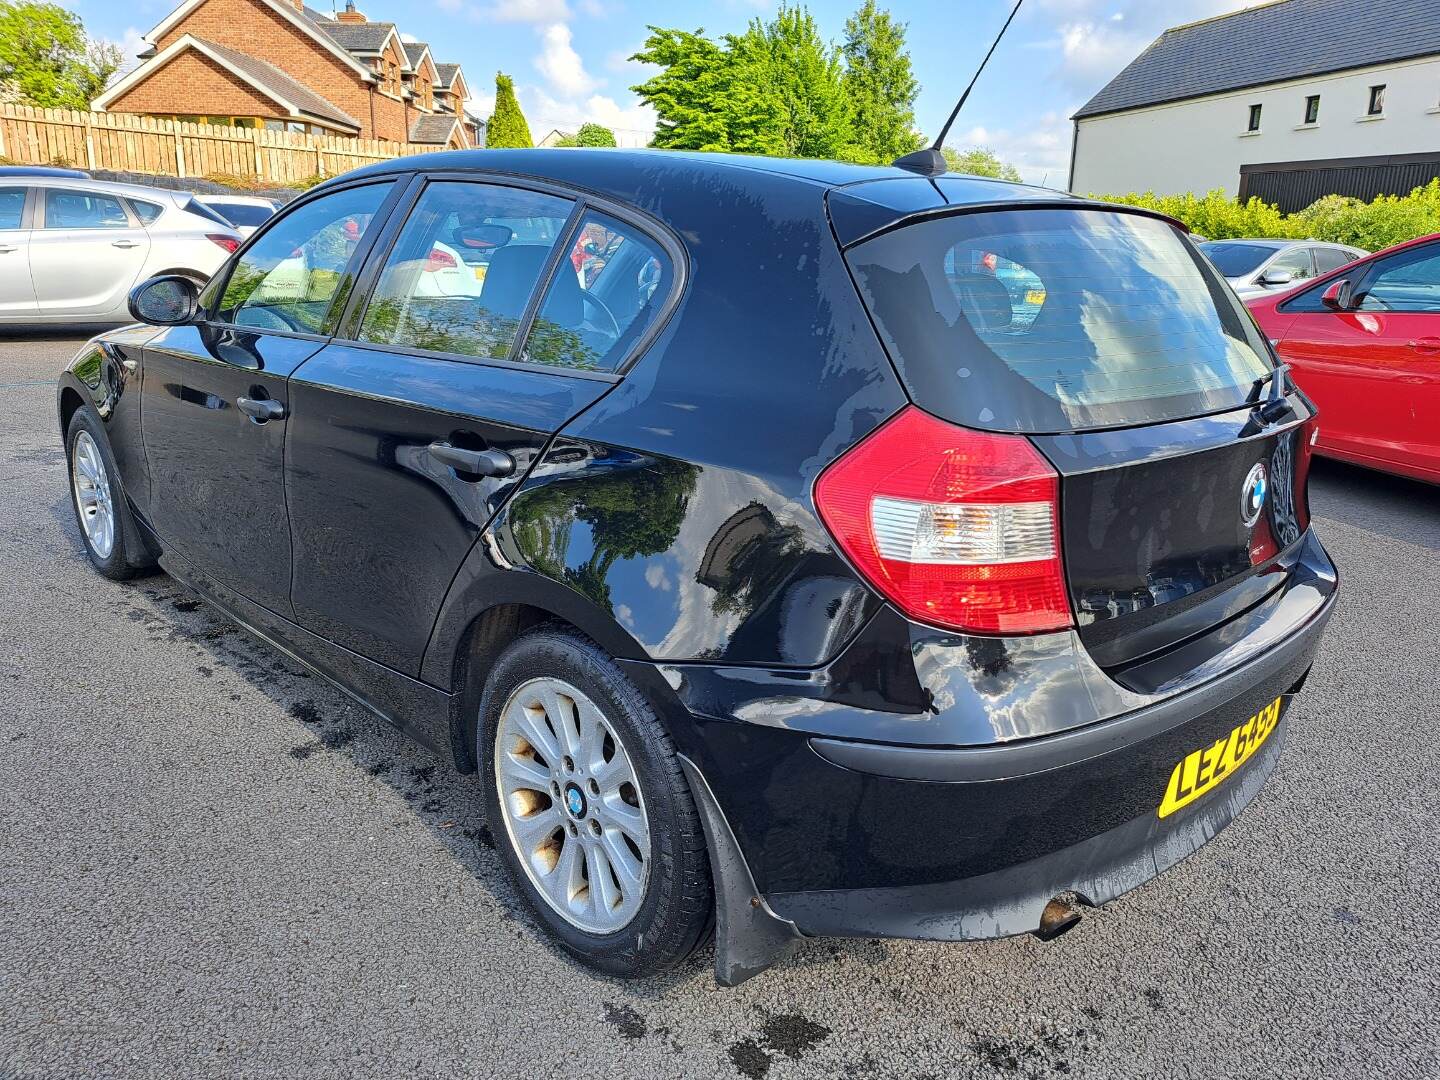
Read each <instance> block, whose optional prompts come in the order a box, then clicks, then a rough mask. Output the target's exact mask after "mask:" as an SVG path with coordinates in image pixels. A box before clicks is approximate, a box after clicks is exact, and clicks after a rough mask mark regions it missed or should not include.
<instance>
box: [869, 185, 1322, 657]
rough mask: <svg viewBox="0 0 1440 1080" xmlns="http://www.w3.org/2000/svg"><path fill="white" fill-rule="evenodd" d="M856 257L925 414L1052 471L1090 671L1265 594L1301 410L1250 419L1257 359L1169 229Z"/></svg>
mask: <svg viewBox="0 0 1440 1080" xmlns="http://www.w3.org/2000/svg"><path fill="white" fill-rule="evenodd" d="M848 258H849V261H850V263H851V266H852V267H853V268H854V270H855V271H856V279H857V282H858V284H859V285H860V287H861V291H862V293H864V294H865V296H866V299H867V301H868V302H869V305H870V308H871V311H872V313H873V314H874V315H875V317H876V322H877V325H878V326H879V328H880V330H881V336H882V339H883V340H885V343H886V346H887V348H888V349H889V351H890V353H891V355H892V357H893V358H894V359H895V360H896V366H897V369H898V370H899V371H900V373H901V377H902V379H903V380H904V381H905V383H906V387H907V389H908V390H909V392H910V394H911V397H912V398H913V400H914V401H915V402H916V404H918V405H919V406H920V407H922V408H924V409H926V410H927V411H929V412H931V413H934V414H935V415H938V416H940V417H941V418H942V419H945V420H949V421H951V422H953V423H955V424H959V425H961V426H964V427H969V428H978V429H981V430H985V431H992V432H1000V433H1011V434H1021V435H1026V436H1028V437H1029V438H1030V440H1031V442H1032V443H1033V444H1034V445H1035V446H1036V447H1037V448H1038V449H1039V450H1040V452H1041V453H1042V454H1044V456H1045V457H1046V458H1047V459H1048V460H1049V461H1050V463H1051V464H1052V465H1053V466H1054V467H1055V469H1056V470H1057V471H1058V472H1059V474H1060V522H1059V529H1058V531H1059V539H1060V545H1059V546H1060V549H1061V554H1062V557H1063V560H1064V566H1065V573H1066V579H1067V581H1068V584H1069V588H1070V593H1071V605H1072V607H1073V610H1074V612H1075V616H1076V620H1077V624H1078V626H1079V633H1080V635H1081V638H1082V640H1084V641H1085V643H1086V645H1087V646H1088V647H1089V648H1090V650H1091V653H1092V655H1093V656H1095V658H1096V659H1097V661H1098V662H1100V663H1101V664H1102V665H1104V666H1111V665H1120V664H1123V663H1126V662H1128V661H1130V660H1133V659H1135V658H1137V657H1138V656H1141V655H1145V654H1147V653H1151V652H1156V651H1159V650H1161V649H1164V648H1166V647H1168V646H1170V645H1173V644H1175V643H1176V642H1178V641H1181V640H1184V639H1185V638H1188V637H1191V636H1193V635H1195V634H1198V633H1202V632H1204V631H1205V630H1208V629H1210V628H1211V627H1213V626H1214V625H1217V624H1218V623H1220V622H1223V621H1225V620H1226V619H1228V618H1230V617H1232V616H1233V615H1235V614H1236V613H1238V612H1239V611H1242V610H1244V609H1245V608H1246V607H1247V606H1249V604H1251V603H1253V602H1255V601H1256V600H1258V599H1259V595H1257V590H1266V591H1268V590H1269V589H1270V588H1273V587H1274V585H1275V584H1277V583H1276V582H1274V581H1267V582H1260V581H1257V570H1258V568H1261V567H1263V566H1265V565H1266V564H1267V563H1269V562H1270V561H1271V560H1272V559H1273V558H1274V557H1275V556H1276V555H1277V554H1278V552H1279V551H1280V550H1281V549H1282V548H1284V547H1285V546H1287V545H1289V544H1291V543H1293V542H1295V541H1296V540H1298V539H1299V537H1300V534H1301V533H1302V532H1303V530H1304V528H1305V526H1306V525H1307V523H1308V517H1307V514H1306V510H1305V507H1304V501H1303V497H1302V496H1301V495H1300V492H1301V491H1302V490H1303V483H1304V476H1303V468H1304V459H1305V455H1304V443H1303V436H1302V434H1301V431H1302V425H1303V424H1304V423H1305V422H1306V421H1307V420H1308V419H1309V416H1310V414H1309V411H1308V409H1307V408H1306V407H1305V405H1304V403H1303V401H1301V400H1300V399H1299V397H1298V396H1297V397H1294V398H1293V399H1292V405H1291V407H1290V408H1288V409H1286V410H1284V412H1283V415H1282V416H1280V417H1278V418H1277V419H1276V421H1275V422H1274V423H1273V424H1268V425H1267V424H1265V423H1262V422H1260V421H1259V420H1258V418H1257V415H1256V410H1255V409H1254V408H1253V402H1254V401H1255V400H1257V397H1258V395H1259V393H1260V388H1261V386H1262V385H1263V383H1262V382H1261V380H1262V379H1263V378H1264V377H1266V376H1268V375H1269V373H1270V371H1271V361H1270V354H1269V350H1268V348H1267V346H1266V343H1265V341H1264V339H1263V338H1262V337H1261V336H1260V334H1259V332H1258V330H1257V329H1256V327H1255V325H1254V323H1253V321H1252V320H1251V319H1250V317H1249V315H1248V314H1247V313H1246V312H1245V310H1244V308H1243V307H1241V306H1240V304H1239V302H1238V301H1237V300H1236V299H1235V297H1234V295H1233V294H1232V293H1231V292H1230V290H1229V289H1228V288H1227V287H1226V286H1225V283H1224V279H1223V278H1221V277H1220V276H1219V274H1218V273H1217V272H1216V270H1215V268H1214V266H1212V265H1211V264H1210V263H1209V262H1208V261H1207V260H1206V259H1205V258H1204V257H1203V256H1202V255H1200V254H1199V253H1198V251H1196V250H1195V249H1194V248H1193V247H1192V246H1191V245H1190V244H1188V243H1186V242H1185V241H1184V240H1183V239H1182V238H1181V237H1180V235H1179V234H1178V232H1177V231H1176V230H1175V229H1174V228H1173V227H1172V226H1170V225H1168V224H1167V223H1165V222H1163V221H1160V220H1157V219H1154V218H1150V217H1146V216H1143V215H1135V214H1125V213H1113V212H1108V211H1103V210H1099V209H1059V208H1046V207H1034V208H1030V207H1026V208H1017V209H1013V210H1004V211H996V212H981V213H968V214H958V215H955V216H952V217H947V218H934V219H930V220H927V221H924V222H921V223H917V224H914V225H910V226H905V227H902V228H900V229H896V230H893V231H892V232H889V233H886V234H881V235H880V236H879V237H878V238H876V239H872V240H869V241H866V242H864V243H861V244H860V245H858V246H856V247H854V248H852V249H851V250H850V252H849V254H848ZM1305 259H1306V261H1307V262H1308V260H1309V255H1308V252H1306V254H1305ZM1262 595H1263V593H1262Z"/></svg>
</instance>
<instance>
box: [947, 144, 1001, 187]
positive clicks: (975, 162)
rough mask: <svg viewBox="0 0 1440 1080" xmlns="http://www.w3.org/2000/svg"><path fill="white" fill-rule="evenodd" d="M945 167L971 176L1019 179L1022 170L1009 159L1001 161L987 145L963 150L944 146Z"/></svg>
mask: <svg viewBox="0 0 1440 1080" xmlns="http://www.w3.org/2000/svg"><path fill="white" fill-rule="evenodd" d="M940 152H941V153H942V154H944V155H945V167H946V168H947V169H949V170H950V171H951V172H954V173H969V174H970V175H971V176H993V177H994V178H995V179H997V180H1014V181H1017V182H1018V181H1019V179H1020V170H1019V169H1017V168H1016V167H1015V166H1014V165H1011V164H1010V163H1009V162H1008V161H1001V160H1000V159H999V158H998V157H996V156H995V152H994V151H993V150H991V149H989V148H988V147H985V146H972V147H970V149H968V150H965V151H963V152H961V151H959V150H953V149H951V148H950V147H948V146H946V147H942V148H941V150H940Z"/></svg>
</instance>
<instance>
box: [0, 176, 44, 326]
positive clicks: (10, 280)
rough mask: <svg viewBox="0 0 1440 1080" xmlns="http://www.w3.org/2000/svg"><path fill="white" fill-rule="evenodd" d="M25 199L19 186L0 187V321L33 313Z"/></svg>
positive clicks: (23, 191) (22, 189)
mask: <svg viewBox="0 0 1440 1080" xmlns="http://www.w3.org/2000/svg"><path fill="white" fill-rule="evenodd" d="M27 195H28V189H27V188H25V187H23V186H20V185H14V184H7V185H4V186H0V318H9V319H19V318H24V317H25V316H27V315H34V314H36V311H37V309H36V306H35V286H34V283H33V282H32V281H31V279H30V212H29V208H28V207H27V205H26V198H27Z"/></svg>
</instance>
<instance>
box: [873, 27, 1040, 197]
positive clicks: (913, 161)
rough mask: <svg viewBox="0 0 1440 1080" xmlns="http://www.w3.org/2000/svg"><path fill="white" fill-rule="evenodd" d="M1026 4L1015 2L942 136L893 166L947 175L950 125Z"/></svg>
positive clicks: (899, 159) (922, 173) (956, 104)
mask: <svg viewBox="0 0 1440 1080" xmlns="http://www.w3.org/2000/svg"><path fill="white" fill-rule="evenodd" d="M1024 2H1025V0H1015V6H1014V8H1012V9H1011V11H1010V17H1009V18H1008V19H1006V20H1005V25H1004V26H1002V27H1000V33H998V34H996V35H995V40H994V41H992V42H991V43H990V51H989V52H987V53H986V54H985V59H983V60H981V61H980V66H979V67H978V68H976V69H975V77H974V78H972V79H971V80H970V85H969V86H967V87H965V92H964V93H963V94H961V95H960V100H959V101H957V102H956V103H955V108H954V109H953V110H952V111H951V113H950V119H949V120H946V121H945V126H944V127H942V128H941V129H940V134H939V135H937V136H936V137H935V142H934V143H932V144H931V145H930V146H927V147H925V148H924V149H923V150H916V151H914V152H913V153H910V154H906V155H905V156H904V157H898V158H896V159H895V160H894V161H893V162H891V164H892V165H894V166H895V167H896V168H899V169H905V170H907V171H909V172H913V173H919V174H920V175H921V176H943V175H944V174H945V155H944V154H942V153H941V152H940V148H941V147H942V146H944V145H945V136H946V135H949V134H950V125H951V124H953V123H955V117H957V116H959V115H960V110H961V109H963V108H964V107H965V99H966V98H968V97H969V96H970V91H971V90H974V89H975V84H976V83H977V82H978V81H979V80H980V73H981V72H982V71H984V70H985V65H986V64H988V63H989V62H990V57H991V56H993V55H994V54H995V48H996V46H998V45H999V44H1000V39H1001V38H1003V37H1004V36H1005V31H1006V30H1009V29H1010V24H1011V23H1012V22H1014V21H1015V16H1016V15H1017V14H1019V12H1020V5H1021V4H1023V3H1024Z"/></svg>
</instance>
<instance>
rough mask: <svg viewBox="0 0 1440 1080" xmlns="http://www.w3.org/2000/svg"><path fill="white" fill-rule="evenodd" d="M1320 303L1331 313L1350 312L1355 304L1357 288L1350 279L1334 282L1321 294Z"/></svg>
mask: <svg viewBox="0 0 1440 1080" xmlns="http://www.w3.org/2000/svg"><path fill="white" fill-rule="evenodd" d="M1320 302H1321V303H1322V304H1324V305H1325V306H1326V307H1327V308H1329V309H1330V310H1331V311H1349V310H1350V308H1351V307H1352V306H1353V305H1354V303H1355V286H1354V285H1352V284H1351V283H1350V279H1349V278H1341V279H1340V280H1339V281H1332V282H1331V283H1330V284H1329V285H1328V286H1327V287H1326V289H1325V291H1324V292H1323V293H1321V294H1320Z"/></svg>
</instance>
